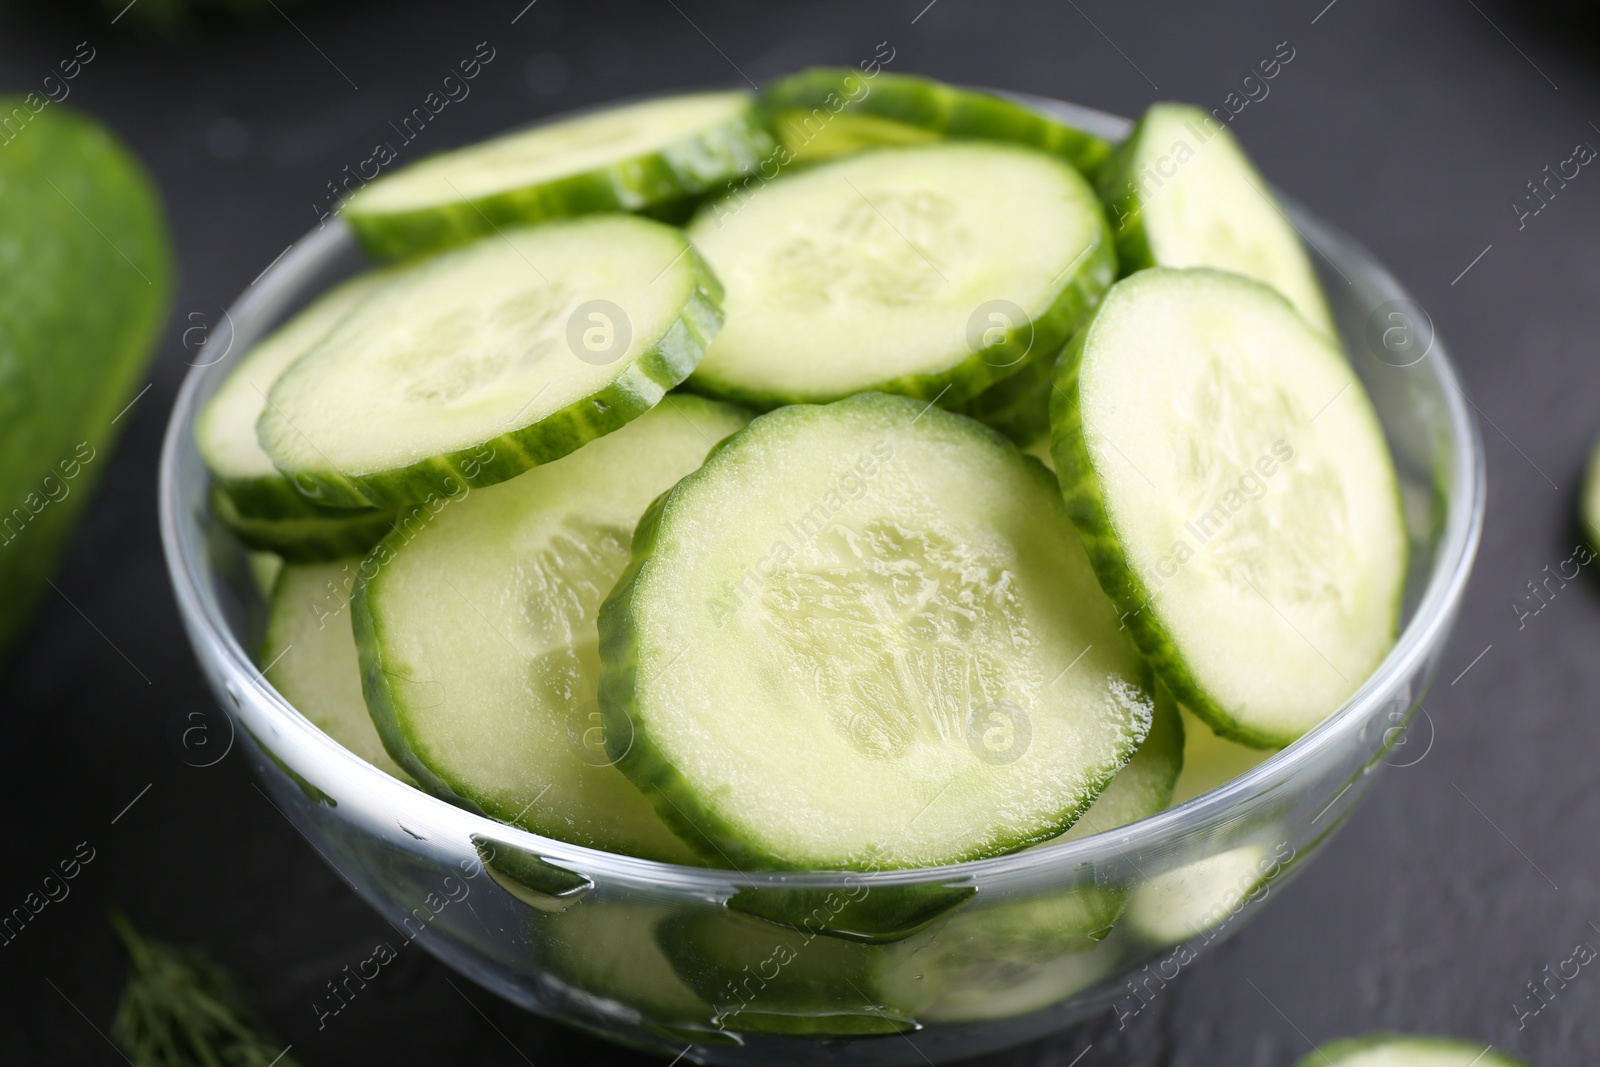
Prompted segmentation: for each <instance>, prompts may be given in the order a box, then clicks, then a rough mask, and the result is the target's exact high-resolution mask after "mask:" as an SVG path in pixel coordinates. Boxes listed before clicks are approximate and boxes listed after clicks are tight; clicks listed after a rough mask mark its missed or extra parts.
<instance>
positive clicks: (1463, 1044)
mask: <svg viewBox="0 0 1600 1067" xmlns="http://www.w3.org/2000/svg"><path fill="white" fill-rule="evenodd" d="M1295 1067H1527V1064H1525V1063H1523V1062H1522V1061H1521V1060H1514V1059H1511V1058H1510V1057H1509V1056H1503V1055H1501V1054H1500V1053H1499V1052H1496V1051H1495V1050H1494V1048H1493V1046H1491V1045H1487V1044H1479V1043H1477V1042H1475V1041H1458V1040H1456V1039H1455V1038H1450V1037H1412V1036H1409V1035H1405V1034H1369V1035H1367V1036H1366V1037H1355V1038H1346V1039H1345V1040H1343V1041H1330V1042H1329V1043H1328V1044H1326V1045H1321V1046H1319V1047H1318V1048H1317V1049H1316V1050H1315V1051H1314V1052H1312V1053H1310V1054H1309V1055H1307V1056H1305V1057H1304V1058H1303V1059H1301V1060H1300V1061H1299V1062H1297V1063H1296V1064H1295Z"/></svg>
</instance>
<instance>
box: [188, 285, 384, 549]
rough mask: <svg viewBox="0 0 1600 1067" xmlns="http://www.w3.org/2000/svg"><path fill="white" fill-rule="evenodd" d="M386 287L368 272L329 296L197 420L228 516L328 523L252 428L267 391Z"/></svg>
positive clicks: (245, 363) (255, 358) (264, 345)
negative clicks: (274, 461)
mask: <svg viewBox="0 0 1600 1067" xmlns="http://www.w3.org/2000/svg"><path fill="white" fill-rule="evenodd" d="M386 279H387V275H386V274H384V273H382V272H377V271H373V272H369V273H367V274H362V275H358V276H357V277H354V278H351V279H350V280H349V281H346V282H343V283H341V284H340V285H338V286H336V287H335V288H333V289H331V290H329V291H328V292H327V293H325V294H324V295H323V296H321V297H320V298H318V299H317V301H316V302H315V303H313V304H311V305H310V306H309V307H307V308H306V309H305V310H304V311H302V312H300V313H299V314H298V315H296V316H295V317H294V318H292V319H290V320H289V321H288V322H287V323H285V324H284V325H283V326H280V327H279V328H278V329H277V330H276V331H274V332H273V333H272V334H270V335H269V336H268V337H267V338H266V339H265V340H263V341H261V342H260V343H259V344H257V345H256V346H255V347H254V348H252V349H251V350H250V351H249V352H248V353H247V354H246V355H245V356H244V358H242V359H241V360H239V362H238V364H237V365H236V366H234V368H233V370H232V372H231V373H230V374H229V375H228V377H227V380H226V381H224V382H223V383H222V385H221V387H220V388H218V389H217V391H216V393H214V394H213V395H212V397H211V399H210V401H208V402H207V403H206V406H205V407H204V408H203V409H202V410H201V412H200V414H199V416H198V417H196V419H195V423H194V439H195V447H196V448H197V449H199V452H200V458H201V459H202V460H204V461H205V464H206V467H207V468H208V469H209V470H210V471H211V477H212V479H213V482H214V484H215V485H216V486H217V487H218V488H219V489H221V490H222V492H224V493H226V494H227V495H228V498H229V500H230V502H231V504H232V506H231V508H230V509H229V510H228V512H227V514H231V515H237V516H239V517H241V518H250V519H290V518H294V519H299V518H305V517H307V516H329V515H330V512H329V511H328V509H326V508H323V507H320V506H318V505H317V504H314V503H312V502H311V501H309V500H307V499H306V498H305V497H303V496H301V495H300V494H299V493H298V492H296V491H295V488H294V486H292V485H290V484H289V480H288V479H287V478H285V477H284V476H283V474H282V473H280V472H279V470H278V468H277V467H275V466H273V465H272V459H271V457H270V456H268V455H267V453H266V450H265V449H263V448H262V447H261V443H260V441H258V440H257V439H256V422H257V421H258V420H259V419H260V418H261V412H262V411H263V410H265V408H266V406H267V394H268V393H270V392H271V390H272V385H273V383H274V382H276V381H277V380H278V379H279V378H280V377H282V376H283V372H284V371H286V370H288V369H289V367H290V365H291V364H293V363H294V361H295V360H297V359H299V358H300V357H301V356H303V355H305V354H306V352H307V351H309V350H310V349H311V348H312V346H314V345H315V344H316V343H317V342H318V341H320V340H322V339H323V338H324V337H326V336H327V335H328V331H330V330H332V329H333V327H334V325H335V324H337V323H338V322H339V320H340V319H343V318H344V317H345V316H346V315H348V314H349V313H350V312H351V311H352V310H353V309H354V308H355V306H356V305H357V304H359V303H360V302H361V301H363V300H365V299H366V298H367V297H368V296H370V295H372V293H373V292H374V291H375V290H376V289H377V288H378V286H379V285H381V284H382V283H383V282H384V281H385V280H386ZM224 521H226V519H224ZM380 536H381V535H380ZM375 543H376V538H375V539H374V540H373V541H372V542H370V543H368V544H367V545H365V546H362V547H360V548H358V549H355V550H354V551H356V552H364V551H366V549H368V548H371V547H372V545H373V544H375Z"/></svg>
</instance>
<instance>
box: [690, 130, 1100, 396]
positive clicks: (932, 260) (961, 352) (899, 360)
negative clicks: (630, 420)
mask: <svg viewBox="0 0 1600 1067" xmlns="http://www.w3.org/2000/svg"><path fill="white" fill-rule="evenodd" d="M689 233H690V236H691V237H692V238H693V240H694V243H695V247H697V248H699V249H700V251H701V252H702V253H704V254H705V257H706V259H707V260H708V261H710V263H711V265H712V267H714V268H715V269H716V271H717V276H718V277H720V278H721V279H722V280H723V283H724V285H726V286H727V295H726V298H725V303H724V306H725V308H726V310H727V316H728V318H727V323H726V326H725V328H724V330H723V332H722V333H721V334H720V335H719V336H718V337H717V338H716V340H715V341H713V342H712V344H711V346H710V348H709V349H707V351H706V355H705V358H704V360H702V361H701V363H700V365H699V367H698V368H696V370H695V372H694V375H693V377H692V378H691V385H692V386H693V388H695V389H697V390H699V391H701V392H705V393H709V394H712V395H714V396H721V397H725V398H727V399H731V400H739V401H743V402H746V403H749V404H751V405H753V406H756V407H762V408H770V407H776V406H779V405H782V404H794V403H816V402H825V401H830V400H837V399H840V398H842V397H846V396H849V395H851V394H852V393H857V392H862V391H866V390H880V391H883V392H892V393H903V394H905V395H907V396H913V397H919V398H921V399H924V400H930V401H931V400H937V401H938V402H939V403H941V404H943V405H945V406H946V407H956V406H957V405H959V404H960V403H961V402H962V401H964V400H967V399H968V398H970V397H973V396H975V395H977V394H978V393H980V392H982V391H983V390H984V389H985V388H987V387H989V386H990V385H992V384H993V383H995V382H997V381H1000V380H1001V379H1004V378H1007V377H1010V376H1012V375H1014V374H1017V373H1019V372H1021V371H1022V370H1023V368H1024V367H1025V366H1026V365H1027V363H1028V362H1029V361H1031V360H1044V359H1048V358H1049V357H1050V356H1052V355H1054V354H1055V353H1056V352H1057V351H1058V350H1059V349H1060V348H1061V346H1062V345H1063V344H1064V343H1065V342H1066V340H1067V338H1068V337H1069V336H1071V333H1072V331H1073V329H1074V328H1075V327H1076V326H1077V325H1078V323H1079V321H1080V320H1081V319H1082V317H1083V315H1084V314H1085V313H1086V312H1087V310H1088V309H1089V308H1091V307H1092V306H1093V305H1094V303H1095V301H1096V300H1098V299H1099V297H1100V294H1101V293H1103V292H1104V291H1105V288H1106V286H1107V285H1109V284H1110V281H1111V277H1112V275H1113V273H1114V272H1115V262H1114V256H1113V253H1112V250H1111V241H1110V235H1109V232H1108V230H1107V229H1106V223H1105V219H1104V217H1103V215H1102V213H1101V211H1100V208H1099V204H1098V202H1097V201H1096V200H1095V198H1094V194H1093V193H1092V191H1091V190H1090V189H1089V186H1088V184H1087V183H1086V182H1085V181H1084V180H1083V178H1082V177H1081V176H1079V174H1078V173H1077V171H1075V170H1073V169H1072V167H1071V166H1070V165H1068V164H1067V163H1065V162H1063V161H1061V160H1058V159H1052V158H1050V157H1049V156H1046V155H1044V154H1042V153H1039V152H1035V151H1032V150H1030V149H1024V148H1016V147H1012V146H1007V145H981V144H938V145H928V146H923V147H914V148H892V149H879V150H876V151H873V152H866V153H862V154H860V155H856V156H850V157H847V158H844V159H841V160H838V161H836V162H832V163H826V164H823V165H821V166H818V167H814V168H812V169H810V170H807V171H805V172H803V173H800V174H796V175H794V176H792V177H789V178H785V179H784V180H783V181H781V182H776V183H774V184H773V185H771V186H770V187H765V188H763V189H762V190H761V194H760V195H759V196H749V197H742V198H741V197H734V198H729V199H727V200H724V201H720V202H715V203H712V204H709V205H707V207H706V208H705V210H703V211H702V212H701V213H700V214H699V215H698V216H697V217H696V218H695V220H694V222H693V223H691V224H690V227H689Z"/></svg>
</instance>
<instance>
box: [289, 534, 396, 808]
mask: <svg viewBox="0 0 1600 1067" xmlns="http://www.w3.org/2000/svg"><path fill="white" fill-rule="evenodd" d="M360 565H361V559H360V557H359V556H358V557H354V558H350V559H344V560H338V561H334V562H330V563H300V564H297V563H290V564H288V565H286V566H285V567H284V568H283V569H282V570H281V571H280V572H279V573H278V580H277V583H276V584H275V585H274V586H273V590H272V604H271V608H270V609H269V612H268V615H267V636H266V640H265V641H264V642H263V643H262V646H261V662H262V663H263V664H265V668H264V670H263V672H262V673H263V674H264V675H265V677H266V679H267V681H269V682H271V683H272V687H273V688H274V689H276V690H277V691H278V692H279V693H281V694H283V699H285V700H287V701H288V702H289V703H291V704H293V705H294V706H295V709H296V710H297V711H299V712H300V714H302V715H304V716H305V717H306V718H308V719H310V720H311V724H312V725H313V726H315V727H316V728H317V729H319V730H321V731H322V732H323V733H325V734H327V735H328V736H329V737H331V738H333V739H334V740H335V741H337V742H339V744H341V745H343V746H344V747H345V748H347V749H349V750H350V751H351V752H354V753H355V754H356V755H358V756H360V757H361V758H362V759H364V760H366V761H367V762H368V763H370V764H372V765H373V766H374V767H376V768H378V769H379V770H380V771H383V772H384V773H385V774H389V775H392V776H394V777H395V778H398V779H400V780H401V781H402V782H406V783H408V784H412V779H411V776H410V775H409V774H407V773H406V772H405V771H404V770H402V769H401V768H400V765H399V764H397V763H395V761H394V760H393V759H391V758H390V756H389V753H388V752H386V751H384V748H383V742H382V741H381V740H379V738H378V731H377V729H376V728H375V727H374V726H373V725H372V717H371V716H369V715H368V714H367V703H366V701H365V700H364V699H362V696H361V667H360V664H358V663H357V662H356V641H355V638H354V637H353V636H352V634H351V629H350V596H351V594H352V592H353V591H354V589H355V581H356V574H357V572H358V569H359V567H360Z"/></svg>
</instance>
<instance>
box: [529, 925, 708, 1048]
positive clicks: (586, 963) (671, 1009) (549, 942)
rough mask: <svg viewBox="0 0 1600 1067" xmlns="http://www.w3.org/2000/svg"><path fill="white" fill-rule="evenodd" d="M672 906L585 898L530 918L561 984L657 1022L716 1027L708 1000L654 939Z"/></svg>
mask: <svg viewBox="0 0 1600 1067" xmlns="http://www.w3.org/2000/svg"><path fill="white" fill-rule="evenodd" d="M669 914H671V909H670V908H667V907H663V906H660V905H651V904H634V903H624V902H622V901H599V900H586V901H584V902H583V903H582V904H580V905H577V906H575V907H572V908H569V909H567V910H566V911H564V912H561V913H560V914H558V915H549V916H538V917H535V918H534V919H532V920H531V922H532V924H533V929H534V935H535V938H536V940H537V941H538V943H539V945H540V947H541V949H542V952H541V954H540V961H541V962H542V963H544V964H545V965H546V966H547V967H548V968H549V969H550V972H551V974H552V975H554V977H555V978H556V979H557V980H559V981H560V982H561V983H562V984H564V985H566V986H567V987H569V988H571V989H575V990H578V991H579V992H581V993H584V994H587V995H588V996H592V997H595V998H598V999H600V1000H603V1001H608V1002H610V1003H613V1004H620V1005H622V1006H623V1007H624V1008H627V1009H629V1010H631V1011H634V1012H637V1013H638V1015H639V1017H640V1019H641V1021H643V1022H646V1023H650V1024H654V1025H657V1026H680V1027H683V1026H688V1027H707V1028H710V1027H712V1026H713V1024H712V1022H711V1015H712V1010H711V1006H710V1005H709V1004H707V1003H706V1002H705V1001H704V1000H702V999H701V998H700V997H699V996H698V995H696V993H695V992H694V990H692V989H690V988H689V986H688V985H686V984H685V983H684V981H683V979H681V978H680V977H678V973H677V972H676V971H675V970H674V969H673V967H672V964H671V963H670V962H669V961H668V960H667V958H666V956H665V955H664V954H663V953H662V951H661V948H660V946H659V945H658V944H657V942H656V928H657V927H658V926H659V925H660V924H661V922H662V921H663V920H664V919H666V917H667V916H668V915H669Z"/></svg>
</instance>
